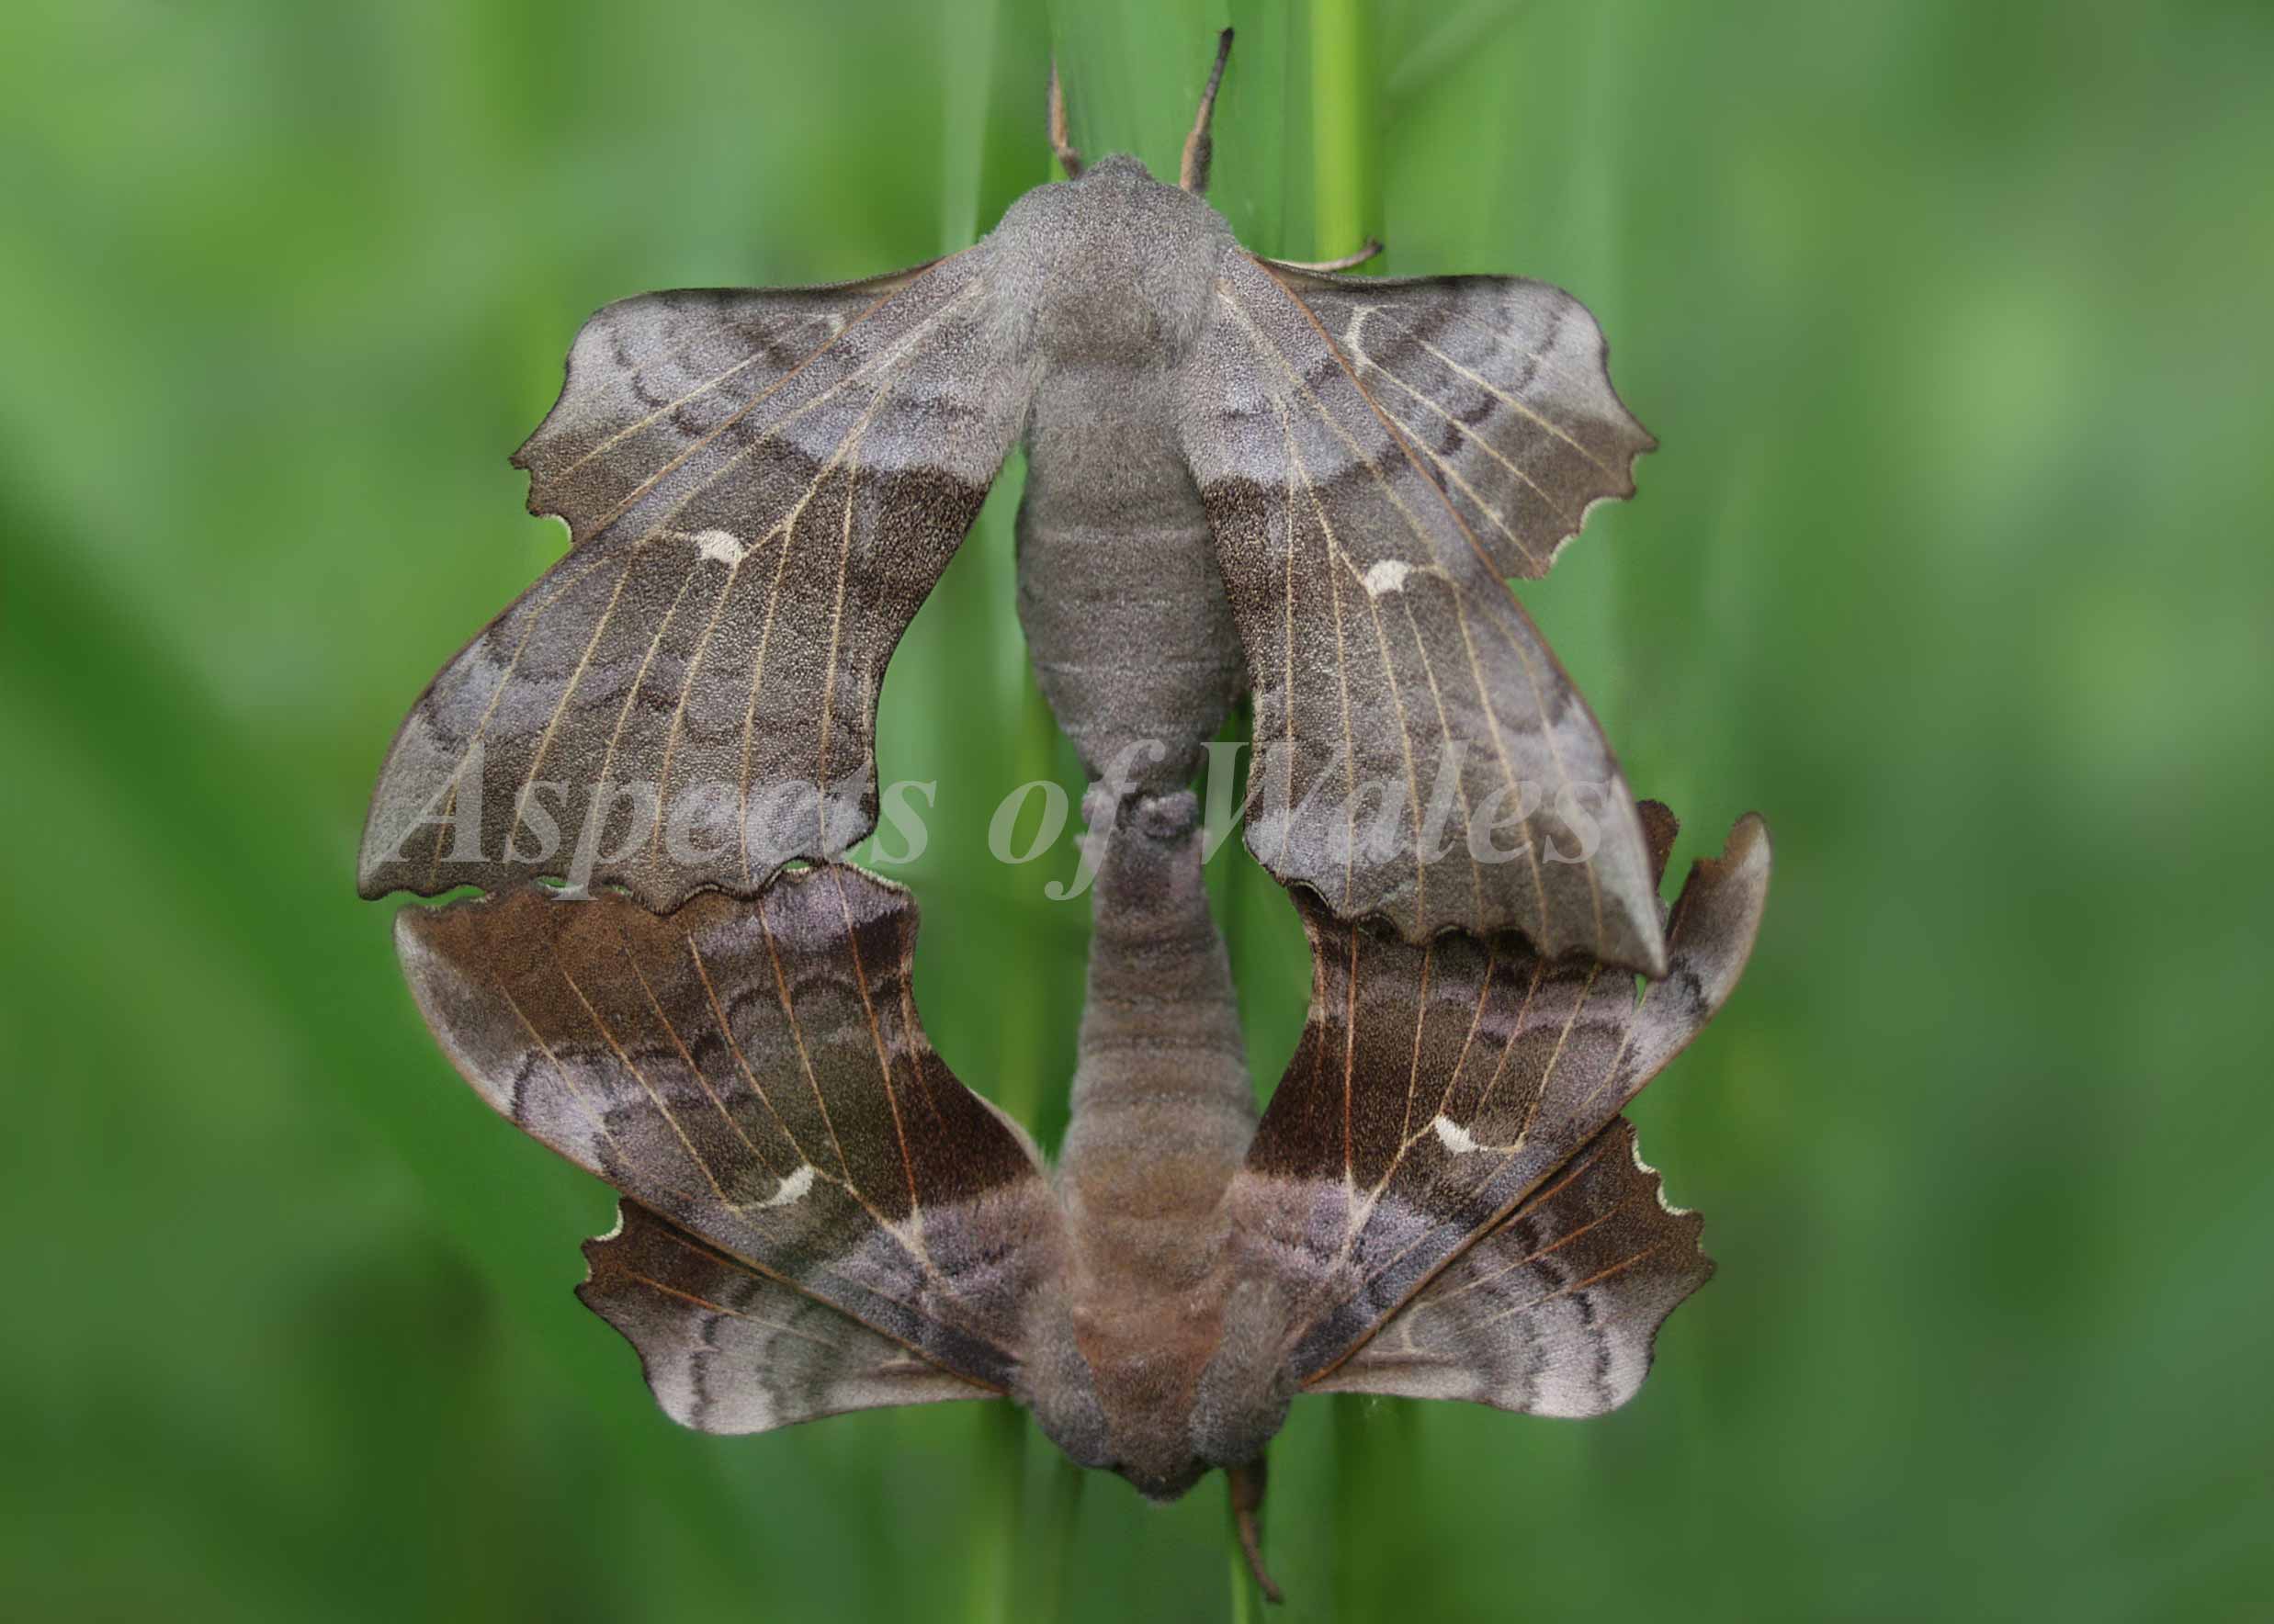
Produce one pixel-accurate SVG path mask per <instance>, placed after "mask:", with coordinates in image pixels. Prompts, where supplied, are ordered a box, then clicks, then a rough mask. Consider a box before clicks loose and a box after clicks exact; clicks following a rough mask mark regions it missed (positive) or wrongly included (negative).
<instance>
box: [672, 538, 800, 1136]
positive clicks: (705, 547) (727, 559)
mask: <svg viewBox="0 0 2274 1624" xmlns="http://www.w3.org/2000/svg"><path fill="white" fill-rule="evenodd" d="M695 547H696V551H697V552H699V553H701V554H702V555H703V557H705V558H708V559H710V560H711V561H712V562H714V563H718V564H724V565H727V566H728V567H729V568H732V567H733V566H734V565H736V564H739V563H741V561H742V555H743V554H744V553H746V552H748V551H749V550H750V549H749V548H748V547H744V546H743V545H742V544H741V542H740V541H738V540H736V539H735V538H734V536H731V535H730V534H728V533H727V532H726V531H724V530H706V531H704V532H703V533H702V534H701V535H699V536H696V538H695ZM808 1170H809V1171H810V1169H808Z"/></svg>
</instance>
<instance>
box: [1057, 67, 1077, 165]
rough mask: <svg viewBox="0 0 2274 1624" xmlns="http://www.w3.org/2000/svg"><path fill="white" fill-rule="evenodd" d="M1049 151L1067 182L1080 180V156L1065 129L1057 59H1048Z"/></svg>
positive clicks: (1062, 89)
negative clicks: (1055, 155) (1063, 172)
mask: <svg viewBox="0 0 2274 1624" xmlns="http://www.w3.org/2000/svg"><path fill="white" fill-rule="evenodd" d="M1050 150H1051V151H1052V152H1056V153H1057V154H1058V167H1059V168H1061V169H1063V170H1065V171H1066V178H1067V179H1068V180H1080V178H1081V154H1080V152H1076V151H1075V150H1074V142H1073V139H1072V136H1071V134H1070V132H1069V130H1067V128H1066V86H1065V85H1062V84H1060V83H1059V82H1058V58H1057V57H1055V56H1054V57H1052V58H1051V59H1050Z"/></svg>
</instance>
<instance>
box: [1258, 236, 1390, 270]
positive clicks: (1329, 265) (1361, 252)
mask: <svg viewBox="0 0 2274 1624" xmlns="http://www.w3.org/2000/svg"><path fill="white" fill-rule="evenodd" d="M1381 252H1382V239H1381V238H1379V237H1368V238H1367V239H1366V240H1365V241H1364V242H1361V243H1360V244H1359V245H1358V252H1357V253H1355V254H1344V255H1343V256H1342V257H1341V259H1278V260H1273V262H1272V263H1273V265H1285V266H1286V267H1287V268H1288V269H1290V270H1295V271H1347V270H1350V269H1352V267H1353V266H1356V265H1364V264H1365V263H1366V262H1367V261H1368V260H1370V259H1372V258H1373V257H1374V256H1375V254H1379V253H1381Z"/></svg>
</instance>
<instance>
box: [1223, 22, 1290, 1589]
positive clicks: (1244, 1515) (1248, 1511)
mask: <svg viewBox="0 0 2274 1624" xmlns="http://www.w3.org/2000/svg"><path fill="white" fill-rule="evenodd" d="M1229 31H1230V30H1228V29H1227V30H1226V32H1229ZM1224 1481H1225V1483H1226V1484H1227V1485H1228V1487H1229V1488H1230V1490H1231V1500H1232V1528H1233V1529H1234V1531H1235V1532H1237V1533H1238V1534H1239V1549H1240V1550H1241V1551H1243V1552H1244V1553H1245V1554H1246V1556H1247V1558H1248V1572H1250V1573H1252V1574H1254V1575H1255V1587H1256V1588H1257V1589H1258V1590H1261V1592H1262V1593H1263V1599H1264V1600H1265V1601H1268V1602H1282V1601H1284V1600H1286V1599H1287V1598H1286V1597H1285V1596H1282V1595H1281V1594H1280V1593H1279V1586H1278V1585H1274V1584H1273V1583H1272V1575H1271V1570H1270V1569H1268V1568H1266V1567H1265V1566H1264V1565H1263V1530H1262V1528H1261V1524H1260V1523H1259V1522H1258V1520H1257V1518H1258V1517H1259V1515H1260V1514H1261V1511H1262V1509H1263V1485H1264V1473H1263V1457H1262V1456H1261V1455H1258V1456H1257V1457H1256V1458H1255V1459H1254V1460H1250V1461H1249V1462H1248V1464H1247V1465H1245V1466H1228V1467H1226V1468H1225V1469H1224Z"/></svg>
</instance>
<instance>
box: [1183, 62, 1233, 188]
mask: <svg viewBox="0 0 2274 1624" xmlns="http://www.w3.org/2000/svg"><path fill="white" fill-rule="evenodd" d="M1231 54H1232V31H1231V29H1229V28H1227V29H1225V30H1224V31H1223V32H1222V33H1221V34H1218V35H1217V36H1216V66H1214V67H1213V68H1210V69H1209V70H1208V88H1207V89H1205V90H1204V91H1202V92H1201V93H1200V112H1199V115H1198V116H1197V117H1195V118H1194V119H1193V132H1192V134H1190V135H1188V136H1186V137H1185V138H1184V162H1183V164H1182V166H1181V167H1180V168H1179V169H1178V171H1177V177H1176V184H1177V185H1179V186H1182V187H1183V188H1184V189H1185V190H1186V191H1188V192H1196V193H1198V194H1199V195H1200V196H1202V197H1206V196H1207V195H1208V162H1209V160H1210V159H1212V158H1214V157H1215V156H1216V142H1215V141H1214V140H1213V139H1212V138H1211V137H1210V136H1209V134H1208V125H1209V123H1210V121H1211V120H1213V119H1214V118H1215V117H1216V86H1217V85H1221V84H1223V83H1224V63H1225V61H1226V59H1227V58H1228V57H1229V56H1230V55H1231Z"/></svg>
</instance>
